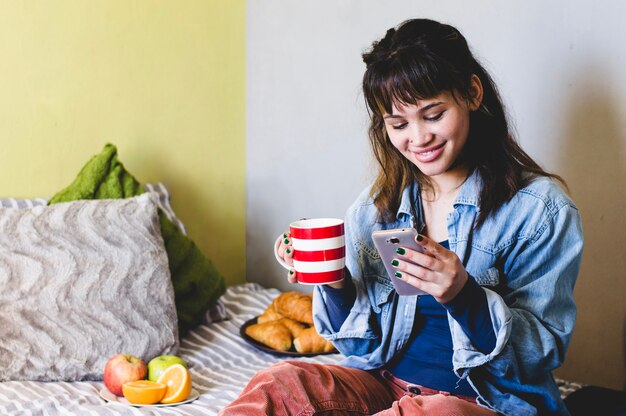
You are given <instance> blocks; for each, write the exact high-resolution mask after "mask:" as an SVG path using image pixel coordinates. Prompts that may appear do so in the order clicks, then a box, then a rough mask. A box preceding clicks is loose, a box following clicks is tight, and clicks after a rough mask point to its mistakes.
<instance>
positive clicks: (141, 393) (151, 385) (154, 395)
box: [122, 380, 167, 404]
mask: <svg viewBox="0 0 626 416" xmlns="http://www.w3.org/2000/svg"><path fill="white" fill-rule="evenodd" d="M166 391H167V386H166V385H165V384H162V383H157V382H154V381H149V380H137V381H129V382H128V383H124V384H122V393H124V397H125V398H126V400H128V402H129V403H132V404H154V403H158V402H160V401H161V399H162V398H163V396H164V395H165V392H166Z"/></svg>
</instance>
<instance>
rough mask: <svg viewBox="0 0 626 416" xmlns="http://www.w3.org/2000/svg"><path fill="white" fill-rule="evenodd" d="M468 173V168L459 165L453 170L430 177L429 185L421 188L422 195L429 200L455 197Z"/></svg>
mask: <svg viewBox="0 0 626 416" xmlns="http://www.w3.org/2000/svg"><path fill="white" fill-rule="evenodd" d="M468 175H469V169H467V168H465V167H459V168H457V169H454V170H453V171H448V172H444V173H442V174H440V175H437V176H431V177H430V186H428V187H425V188H423V189H422V197H423V198H425V199H427V200H429V201H436V200H438V199H440V198H444V199H447V198H450V197H456V194H457V193H458V191H459V189H461V186H462V185H463V183H465V180H466V179H467V177H468Z"/></svg>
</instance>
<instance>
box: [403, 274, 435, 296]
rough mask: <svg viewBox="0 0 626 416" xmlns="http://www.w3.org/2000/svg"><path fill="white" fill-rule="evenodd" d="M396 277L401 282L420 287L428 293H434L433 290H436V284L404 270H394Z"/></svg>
mask: <svg viewBox="0 0 626 416" xmlns="http://www.w3.org/2000/svg"><path fill="white" fill-rule="evenodd" d="M396 277H397V278H398V279H401V280H402V281H403V282H406V283H408V284H410V285H411V286H413V287H415V288H417V289H420V290H422V291H424V292H426V293H428V294H432V293H435V291H436V290H437V285H436V284H434V283H432V282H429V281H426V280H423V279H420V278H419V277H416V276H413V275H411V274H409V273H406V272H396Z"/></svg>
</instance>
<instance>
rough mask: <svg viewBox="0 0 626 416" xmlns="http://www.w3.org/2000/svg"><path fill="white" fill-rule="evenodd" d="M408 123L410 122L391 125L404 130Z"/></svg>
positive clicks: (395, 128)
mask: <svg viewBox="0 0 626 416" xmlns="http://www.w3.org/2000/svg"><path fill="white" fill-rule="evenodd" d="M407 124H408V123H400V124H394V125H392V126H391V127H392V128H393V129H394V130H402V129H403V128H405V127H406V125H407Z"/></svg>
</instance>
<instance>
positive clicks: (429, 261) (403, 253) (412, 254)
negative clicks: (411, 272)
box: [396, 247, 445, 271]
mask: <svg viewBox="0 0 626 416" xmlns="http://www.w3.org/2000/svg"><path fill="white" fill-rule="evenodd" d="M396 253H398V257H399V258H401V259H402V260H405V261H409V262H411V263H415V264H418V265H420V266H422V267H424V268H426V269H428V270H434V271H442V270H443V269H444V267H445V264H444V263H443V262H442V261H441V260H440V259H439V258H437V257H435V256H433V255H431V254H430V253H421V252H419V251H417V250H411V249H410V248H404V247H399V248H398V249H397V250H396Z"/></svg>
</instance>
